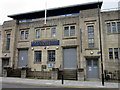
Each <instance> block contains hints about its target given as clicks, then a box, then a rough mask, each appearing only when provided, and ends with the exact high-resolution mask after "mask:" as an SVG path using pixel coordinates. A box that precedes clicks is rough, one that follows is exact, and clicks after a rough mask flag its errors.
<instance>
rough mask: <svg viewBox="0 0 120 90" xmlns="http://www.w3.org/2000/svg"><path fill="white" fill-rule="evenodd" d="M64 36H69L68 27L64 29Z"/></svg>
mask: <svg viewBox="0 0 120 90" xmlns="http://www.w3.org/2000/svg"><path fill="white" fill-rule="evenodd" d="M64 36H69V27H64Z"/></svg>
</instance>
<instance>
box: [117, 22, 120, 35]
mask: <svg viewBox="0 0 120 90" xmlns="http://www.w3.org/2000/svg"><path fill="white" fill-rule="evenodd" d="M117 29H118V33H120V22H117Z"/></svg>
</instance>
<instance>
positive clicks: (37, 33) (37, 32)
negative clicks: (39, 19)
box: [36, 29, 40, 38]
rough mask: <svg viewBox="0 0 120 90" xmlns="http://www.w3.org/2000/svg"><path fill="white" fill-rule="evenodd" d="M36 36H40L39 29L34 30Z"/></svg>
mask: <svg viewBox="0 0 120 90" xmlns="http://www.w3.org/2000/svg"><path fill="white" fill-rule="evenodd" d="M36 38H40V29H37V30H36Z"/></svg>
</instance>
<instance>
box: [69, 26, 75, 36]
mask: <svg viewBox="0 0 120 90" xmlns="http://www.w3.org/2000/svg"><path fill="white" fill-rule="evenodd" d="M70 36H75V26H71V27H70Z"/></svg>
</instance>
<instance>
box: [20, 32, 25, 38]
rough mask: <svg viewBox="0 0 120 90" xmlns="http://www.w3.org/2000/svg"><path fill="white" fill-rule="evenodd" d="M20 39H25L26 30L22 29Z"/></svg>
mask: <svg viewBox="0 0 120 90" xmlns="http://www.w3.org/2000/svg"><path fill="white" fill-rule="evenodd" d="M20 39H21V40H24V31H21V35H20Z"/></svg>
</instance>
